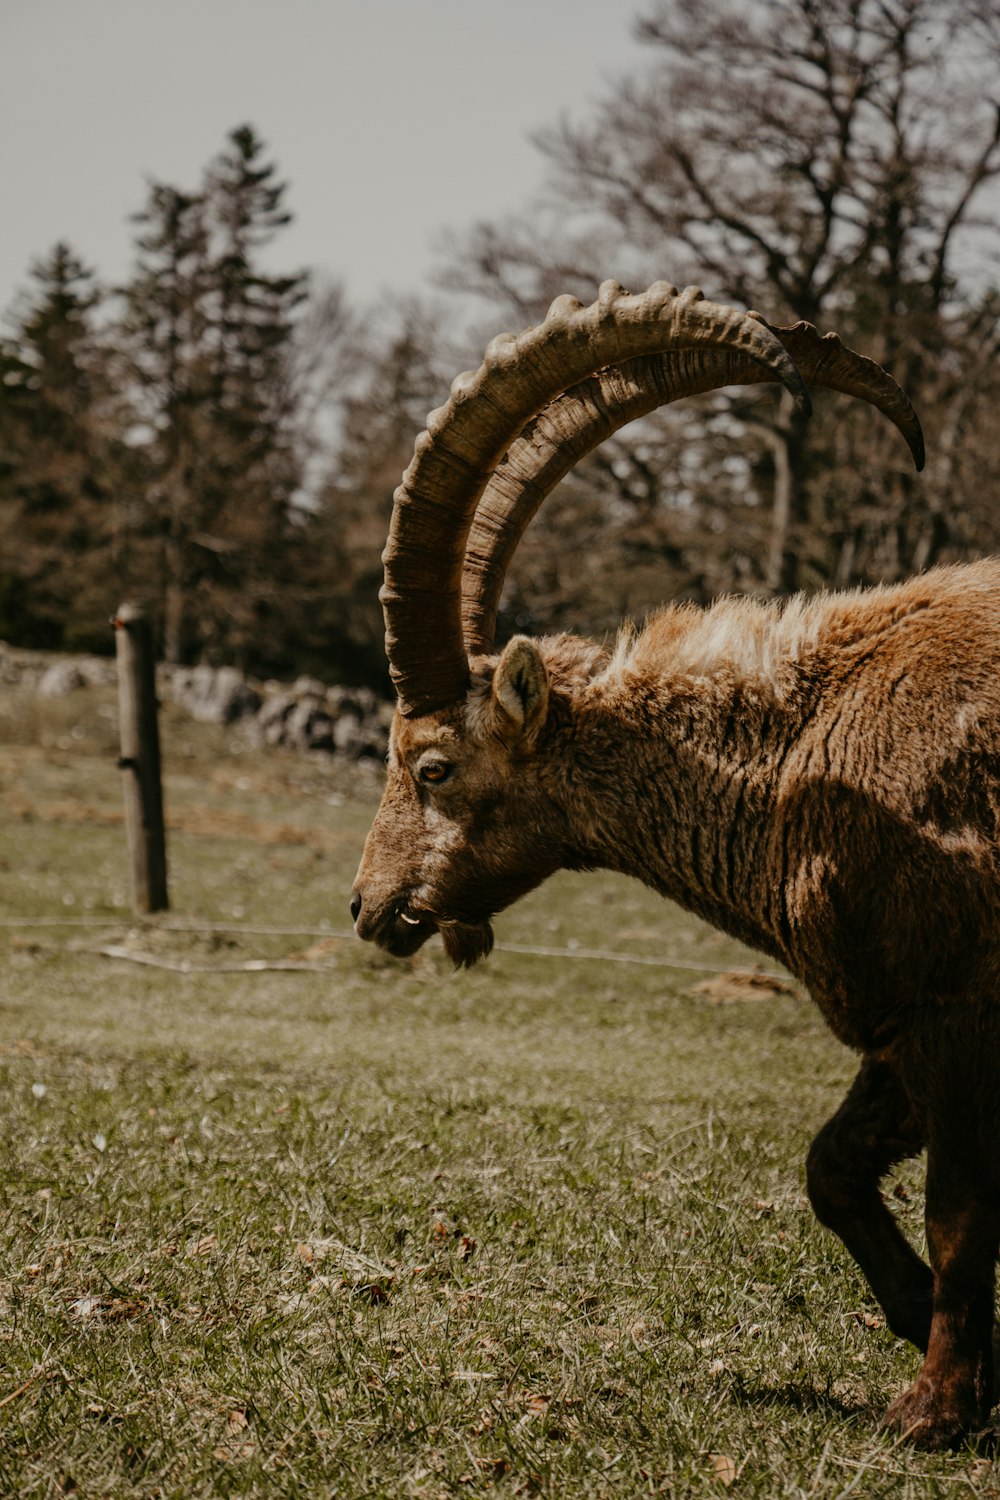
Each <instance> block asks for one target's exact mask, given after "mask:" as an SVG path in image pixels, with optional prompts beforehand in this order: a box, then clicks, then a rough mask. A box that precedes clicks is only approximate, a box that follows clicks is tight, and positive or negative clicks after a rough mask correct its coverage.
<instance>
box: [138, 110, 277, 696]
mask: <svg viewBox="0 0 1000 1500" xmlns="http://www.w3.org/2000/svg"><path fill="white" fill-rule="evenodd" d="M262 150H263V147H262V144H261V142H260V140H259V139H258V138H257V136H256V134H255V133H254V131H253V130H252V129H251V128H250V127H249V126H241V127H240V128H239V129H237V130H234V131H233V132H232V133H231V134H230V137H229V145H228V148H227V149H226V150H225V151H223V152H222V153H221V154H220V156H219V157H218V158H217V159H216V160H215V161H214V162H213V163H212V164H211V166H210V167H209V169H208V170H207V171H206V173H205V175H204V179H203V182H202V185H201V188H200V189H199V190H198V191H197V192H196V193H186V192H181V191H180V190H179V189H177V188H175V187H170V186H167V185H165V184H161V183H153V184H152V185H151V187H150V191H149V196H148V199H147V204H146V207H145V209H144V210H143V212H142V213H141V214H140V215H138V216H137V220H138V222H139V223H140V224H141V225H142V226H143V232H142V234H141V235H140V237H139V239H138V241H137V250H138V260H137V266H136V273H135V275H134V277H133V279H132V281H131V283H130V284H129V286H128V287H127V288H126V292H125V295H126V301H127V306H128V316H127V319H126V323H125V327H124V333H125V337H126V339H127V342H128V345H129V347H130V349H131V357H132V367H133V371H134V378H135V381H136V384H137V389H138V396H137V401H138V404H139V406H140V408H141V410H142V411H143V414H144V417H145V421H146V424H147V441H146V443H145V444H144V458H145V460H146V462H147V464H148V468H149V489H148V496H149V519H150V524H151V525H152V526H153V528H154V529H156V530H158V532H159V534H160V537H161V542H162V567H161V589H162V613H163V636H164V652H165V655H166V657H167V659H168V660H170V661H178V662H179V661H187V660H193V659H197V658H200V657H212V658H217V659H220V660H223V659H224V660H228V661H235V662H240V663H241V664H243V665H245V666H258V665H266V664H267V651H268V648H267V620H268V615H269V613H270V612H271V611H273V609H274V608H275V603H276V598H277V595H278V594H279V592H280V586H279V583H278V579H279V578H280V575H281V569H282V563H283V557H284V553H285V549H286V542H287V531H288V527H289V523H290V516H291V510H292V505H293V500H294V496H295V492H296V489H297V487H298V484H299V481H300V472H299V470H300V459H299V452H298V444H299V439H298V433H297V431H296V427H295V411H294V402H293V399H292V395H291V385H290V381H289V364H290V360H291V356H292V351H293V346H294V339H295V332H296V311H297V308H298V306H299V304H300V302H301V301H302V300H303V298H304V296H305V285H306V278H305V276H304V275H302V274H297V275H292V276H285V275H270V274H267V273H266V272H265V271H264V270H263V269H262V267H261V265H260V257H261V254H262V252H263V251H265V250H266V249H267V248H268V247H269V246H270V244H271V242H272V240H273V239H274V237H275V235H277V234H278V233H279V231H280V230H281V229H282V228H283V227H284V226H285V225H286V224H287V223H288V222H289V218H290V216H289V214H288V213H287V211H286V210H285V209H284V207H283V202H284V196H285V193H286V185H285V184H284V183H281V182H279V181H277V180H276V176H275V168H274V166H273V164H271V163H267V162H264V161H262V159H261V153H262Z"/></svg>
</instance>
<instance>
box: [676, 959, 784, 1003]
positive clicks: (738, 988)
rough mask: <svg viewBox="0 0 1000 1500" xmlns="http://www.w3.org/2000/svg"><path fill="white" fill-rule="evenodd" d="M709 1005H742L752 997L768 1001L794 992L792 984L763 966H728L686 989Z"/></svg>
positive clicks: (751, 999)
mask: <svg viewBox="0 0 1000 1500" xmlns="http://www.w3.org/2000/svg"><path fill="white" fill-rule="evenodd" d="M687 993H688V994H689V995H694V996H696V997H697V998H698V999H700V1000H707V1001H708V1003H709V1005H744V1004H746V1003H747V1002H748V1001H753V1000H772V999H774V997H775V996H776V995H797V994H798V991H797V990H796V988H795V986H794V984H791V983H790V982H789V981H788V980H787V979H781V978H780V977H779V976H778V975H777V974H768V973H766V972H765V971H764V970H763V969H759V968H758V969H732V970H730V971H729V972H728V973H726V974H716V975H714V976H713V977H712V978H711V979H702V980H699V982H698V983H697V984H693V985H691V987H690V989H689V990H688V991H687Z"/></svg>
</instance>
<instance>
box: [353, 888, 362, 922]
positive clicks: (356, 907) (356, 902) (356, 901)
mask: <svg viewBox="0 0 1000 1500" xmlns="http://www.w3.org/2000/svg"><path fill="white" fill-rule="evenodd" d="M360 915H361V892H360V891H355V892H354V894H353V895H352V897H351V920H352V921H354V922H356V921H357V920H358V918H359V917H360Z"/></svg>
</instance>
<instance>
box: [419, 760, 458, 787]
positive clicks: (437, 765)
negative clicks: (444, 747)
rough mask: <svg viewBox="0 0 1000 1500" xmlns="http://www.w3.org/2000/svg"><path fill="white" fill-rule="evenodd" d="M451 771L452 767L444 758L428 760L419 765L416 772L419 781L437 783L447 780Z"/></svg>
mask: <svg viewBox="0 0 1000 1500" xmlns="http://www.w3.org/2000/svg"><path fill="white" fill-rule="evenodd" d="M451 772H452V768H451V766H450V765H449V764H448V762H447V761H446V760H429V761H427V763H426V765H422V766H421V767H420V770H419V772H418V773H417V774H418V775H419V777H420V780H421V781H430V782H434V783H438V782H442V781H447V780H448V777H449V776H450V775H451Z"/></svg>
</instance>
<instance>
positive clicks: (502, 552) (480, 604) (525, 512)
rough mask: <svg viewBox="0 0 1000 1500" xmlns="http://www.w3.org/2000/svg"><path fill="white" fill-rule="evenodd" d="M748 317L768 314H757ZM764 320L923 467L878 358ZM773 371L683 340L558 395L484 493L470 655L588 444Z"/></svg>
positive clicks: (466, 598) (802, 366) (468, 617)
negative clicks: (532, 525) (526, 545)
mask: <svg viewBox="0 0 1000 1500" xmlns="http://www.w3.org/2000/svg"><path fill="white" fill-rule="evenodd" d="M749 316H750V317H752V318H757V319H758V320H759V321H760V322H762V323H763V322H764V320H763V319H761V318H760V317H759V314H757V313H750V314H749ZM764 326H765V327H767V328H768V329H770V331H771V332H772V333H773V334H774V335H775V336H776V338H778V339H779V340H780V341H781V343H782V345H783V346H784V348H785V349H786V350H787V351H788V353H789V354H790V355H791V357H792V358H793V359H794V361H795V364H796V366H797V368H798V371H799V373H800V375H801V376H802V377H803V379H804V380H806V381H807V382H808V384H810V385H814V386H819V387H824V388H827V389H830V390H837V391H844V392H846V393H847V394H849V395H852V396H860V397H862V398H863V399H864V400H866V401H869V402H871V403H872V405H874V406H876V407H878V409H879V410H880V411H882V412H884V414H885V415H886V416H887V417H888V418H889V420H890V421H892V422H893V423H895V425H896V427H898V428H899V430H900V432H901V433H902V434H903V437H904V438H905V439H906V442H907V444H908V446H909V448H910V452H911V454H912V455H913V461H914V463H915V465H916V467H917V468H918V469H922V468H923V465H924V444H923V436H922V434H921V431H920V423H919V421H918V419H917V415H916V413H915V412H914V410H913V407H912V406H911V405H910V402H909V399H908V397H907V396H906V394H905V392H904V391H903V390H902V389H901V388H900V387H899V386H898V385H897V384H896V382H895V381H894V380H893V379H892V377H891V376H890V375H888V374H887V373H886V371H885V370H883V369H882V367H881V365H878V364H876V363H875V362H874V360H870V359H867V358H866V357H865V356H864V355H862V354H856V353H855V352H854V351H853V350H852V349H848V348H846V347H845V346H844V345H843V344H842V343H841V342H840V340H839V338H838V337H837V336H836V334H833V333H828V334H826V335H825V336H823V337H820V335H819V333H818V332H817V330H816V329H815V328H814V327H813V325H812V324H811V323H796V324H794V326H793V327H791V328H777V327H775V326H774V325H773V324H770V323H766V324H764ZM773 379H774V375H773V374H772V373H771V371H769V370H768V369H766V368H764V367H763V366H762V365H760V364H759V363H758V362H757V361H755V360H753V359H748V358H746V356H745V355H743V354H742V353H739V352H735V351H732V350H730V349H719V348H703V349H683V350H679V351H676V352H674V351H671V352H669V353H666V354H658V355H651V356H644V357H642V358H639V359H634V360H629V361H627V362H625V363H623V364H620V365H617V366H615V367H614V368H611V369H606V370H601V371H600V372H598V373H597V374H596V375H595V376H593V378H591V379H590V380H586V381H583V382H581V383H580V384H579V385H577V386H575V387H573V389H572V390H569V391H567V392H565V393H564V394H563V395H561V396H559V397H557V398H556V400H554V401H551V402H550V403H549V405H548V406H546V407H545V409H544V410H543V411H542V412H540V413H539V415H538V416H537V417H536V418H535V419H534V421H532V422H531V423H529V424H528V425H527V426H526V427H525V429H524V430H523V432H522V433H521V434H520V436H519V437H518V438H516V439H515V441H514V442H513V443H512V444H511V446H510V448H509V449H508V452H507V455H506V458H505V459H504V460H503V462H502V463H501V464H500V465H499V466H498V468H497V470H496V472H495V473H494V475H493V477H492V478H491V479H490V481H489V484H488V485H487V486H486V489H485V490H484V492H483V496H482V498H481V500H480V502H479V506H478V509H477V511H476V515H475V518H474V519H473V522H472V526H471V529H470V532H469V539H468V543H467V545H466V552H465V568H464V572H463V577H462V625H463V632H464V640H465V649H466V650H467V651H468V653H469V655H470V656H473V655H477V654H483V655H487V654H489V653H490V652H491V651H492V650H493V645H494V634H495V630H496V618H497V611H498V609H499V604H500V594H501V591H502V589H503V583H504V577H505V574H506V571H507V567H508V565H509V563H510V560H511V558H512V557H513V555H514V552H515V550H516V548H517V545H518V542H519V541H520V540H521V537H522V536H523V534H524V531H525V528H526V527H527V526H528V523H529V522H530V521H531V519H532V517H533V516H534V515H535V512H536V511H537V510H538V508H539V506H540V505H541V503H542V501H543V500H544V499H545V497H546V495H548V494H550V493H551V491H552V490H553V489H554V488H555V486H556V485H557V484H558V483H559V481H560V480H561V479H563V478H564V477H565V475H566V474H568V473H569V472H570V470H571V469H572V468H573V467H574V466H575V465H576V464H577V463H578V462H579V461H580V459H582V458H584V457H585V456H586V455H587V454H588V453H590V452H592V450H593V449H594V448H596V447H598V446H599V444H600V443H602V442H604V441H605V439H606V438H608V437H610V436H611V435H612V434H613V433H615V432H617V431H618V429H619V428H620V427H624V426H625V424H626V423H627V422H631V421H634V420H635V419H636V418H637V417H643V416H646V415H648V413H649V412H651V411H654V410H655V409H656V408H657V407H659V406H665V405H667V404H668V403H669V402H671V401H677V400H679V399H680V398H681V397H682V396H693V395H696V394H699V393H701V392H705V391H710V390H716V389H718V388H719V387H720V386H724V385H754V384H759V383H762V382H765V381H771V380H773Z"/></svg>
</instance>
